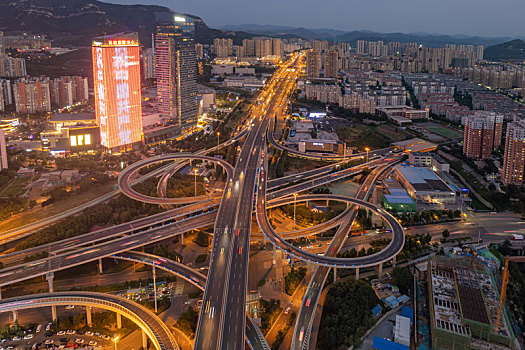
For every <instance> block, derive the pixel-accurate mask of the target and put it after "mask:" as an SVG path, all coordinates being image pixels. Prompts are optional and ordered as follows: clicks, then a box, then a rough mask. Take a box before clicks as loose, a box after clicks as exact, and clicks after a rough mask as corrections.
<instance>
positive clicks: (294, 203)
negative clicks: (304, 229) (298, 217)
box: [293, 193, 297, 231]
mask: <svg viewBox="0 0 525 350" xmlns="http://www.w3.org/2000/svg"><path fill="white" fill-rule="evenodd" d="M296 202H297V193H294V194H293V229H294V231H295V205H296Z"/></svg>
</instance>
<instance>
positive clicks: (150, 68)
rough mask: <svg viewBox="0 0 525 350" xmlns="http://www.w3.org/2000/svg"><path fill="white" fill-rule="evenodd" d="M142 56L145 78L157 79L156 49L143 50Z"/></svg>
mask: <svg viewBox="0 0 525 350" xmlns="http://www.w3.org/2000/svg"><path fill="white" fill-rule="evenodd" d="M140 58H141V63H142V76H143V77H144V79H155V77H156V75H155V50H154V49H153V48H151V49H145V50H142V53H141V55H140Z"/></svg>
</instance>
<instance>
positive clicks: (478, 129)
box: [463, 111, 503, 159]
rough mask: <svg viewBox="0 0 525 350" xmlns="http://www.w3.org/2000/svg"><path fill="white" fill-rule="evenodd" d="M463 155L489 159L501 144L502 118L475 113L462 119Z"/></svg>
mask: <svg viewBox="0 0 525 350" xmlns="http://www.w3.org/2000/svg"><path fill="white" fill-rule="evenodd" d="M464 124H465V130H464V132H463V154H464V155H466V156H467V157H469V158H477V159H486V158H489V157H490V155H491V153H492V150H494V149H495V148H496V147H498V146H499V145H500V144H501V134H502V128H503V116H501V115H497V114H496V113H493V112H485V111H476V113H475V115H473V116H467V117H465V118H464Z"/></svg>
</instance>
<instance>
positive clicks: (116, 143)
mask: <svg viewBox="0 0 525 350" xmlns="http://www.w3.org/2000/svg"><path fill="white" fill-rule="evenodd" d="M92 55H93V76H94V87H95V113H96V118H97V125H98V126H99V128H100V143H101V145H102V146H103V147H105V148H106V149H107V150H109V151H120V150H127V149H130V148H131V147H132V146H133V145H136V144H139V143H141V142H142V108H141V82H140V51H139V41H138V34H137V33H119V34H114V35H107V36H103V37H99V38H96V39H94V40H93V46H92Z"/></svg>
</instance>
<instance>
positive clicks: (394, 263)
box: [392, 256, 397, 269]
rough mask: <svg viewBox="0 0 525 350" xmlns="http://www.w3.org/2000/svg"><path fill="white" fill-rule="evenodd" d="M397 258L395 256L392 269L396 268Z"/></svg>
mask: <svg viewBox="0 0 525 350" xmlns="http://www.w3.org/2000/svg"><path fill="white" fill-rule="evenodd" d="M396 257H397V256H394V258H393V259H392V268H393V269H395V268H396Z"/></svg>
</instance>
